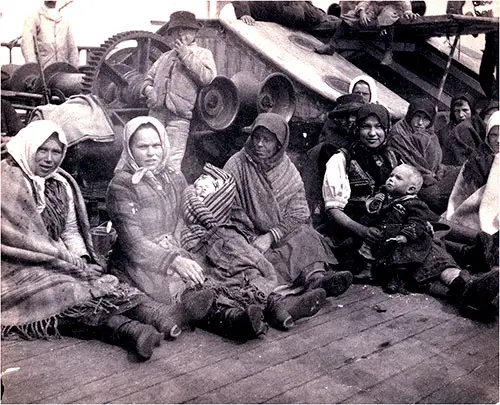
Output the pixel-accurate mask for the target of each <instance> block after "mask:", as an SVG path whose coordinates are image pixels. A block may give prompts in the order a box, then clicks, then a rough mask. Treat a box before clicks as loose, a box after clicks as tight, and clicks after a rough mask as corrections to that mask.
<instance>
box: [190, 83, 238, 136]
mask: <svg viewBox="0 0 500 405" xmlns="http://www.w3.org/2000/svg"><path fill="white" fill-rule="evenodd" d="M197 107H198V114H199V116H200V118H201V120H202V121H203V122H204V123H205V124H206V125H207V126H208V127H209V128H210V129H212V130H214V131H221V130H224V129H226V128H229V127H230V126H231V125H232V124H233V122H234V120H235V118H236V115H237V114H238V111H239V108H240V101H239V97H238V89H237V88H236V86H235V84H234V83H233V82H232V81H231V80H230V79H229V78H227V77H225V76H217V77H216V78H215V79H214V80H212V82H211V83H210V84H209V85H208V86H205V87H203V88H202V89H201V90H200V92H199V94H198V101H197Z"/></svg>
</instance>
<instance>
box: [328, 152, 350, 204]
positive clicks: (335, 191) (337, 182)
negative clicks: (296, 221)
mask: <svg viewBox="0 0 500 405" xmlns="http://www.w3.org/2000/svg"><path fill="white" fill-rule="evenodd" d="M346 166H347V161H346V157H345V155H344V153H342V152H338V153H336V154H334V155H333V156H332V157H331V158H330V160H329V161H328V163H327V164H326V172H325V178H324V179H323V200H324V202H325V208H326V209H327V210H328V209H331V208H339V209H342V210H343V209H344V207H345V206H346V205H347V202H348V201H349V198H350V197H351V186H350V184H349V178H348V177H347V169H346Z"/></svg>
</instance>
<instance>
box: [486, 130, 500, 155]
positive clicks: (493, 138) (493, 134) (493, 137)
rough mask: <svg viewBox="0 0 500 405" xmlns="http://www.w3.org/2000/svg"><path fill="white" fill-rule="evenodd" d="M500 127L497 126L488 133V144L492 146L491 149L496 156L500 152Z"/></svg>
mask: <svg viewBox="0 0 500 405" xmlns="http://www.w3.org/2000/svg"><path fill="white" fill-rule="evenodd" d="M498 142H499V140H498V125H495V126H494V127H493V128H491V129H490V132H488V144H489V145H490V146H491V149H492V150H493V152H494V153H495V154H497V153H498V151H499V150H500V145H499V144H498Z"/></svg>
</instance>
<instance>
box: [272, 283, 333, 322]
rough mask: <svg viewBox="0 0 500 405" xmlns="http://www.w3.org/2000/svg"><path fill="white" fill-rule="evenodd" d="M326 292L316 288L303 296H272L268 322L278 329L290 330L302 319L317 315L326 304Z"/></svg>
mask: <svg viewBox="0 0 500 405" xmlns="http://www.w3.org/2000/svg"><path fill="white" fill-rule="evenodd" d="M326 296H327V294H326V291H325V290H324V289H322V288H316V289H313V290H309V291H306V292H305V293H303V294H301V295H285V296H280V295H278V294H270V295H269V297H268V299H267V307H266V311H265V314H266V321H267V322H268V323H269V324H270V325H271V326H272V327H273V328H276V329H280V330H288V329H289V328H290V327H292V326H293V325H294V324H295V321H297V320H299V319H301V318H307V317H309V316H313V315H314V314H316V313H317V312H318V311H319V310H320V309H321V308H322V307H323V305H325V303H326Z"/></svg>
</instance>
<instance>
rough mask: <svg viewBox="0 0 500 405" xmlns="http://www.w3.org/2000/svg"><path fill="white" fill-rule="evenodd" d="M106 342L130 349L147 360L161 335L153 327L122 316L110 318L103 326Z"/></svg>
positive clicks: (159, 340)
mask: <svg viewBox="0 0 500 405" xmlns="http://www.w3.org/2000/svg"><path fill="white" fill-rule="evenodd" d="M104 332H106V334H107V340H109V341H110V343H113V344H116V345H118V346H121V347H125V348H132V349H134V351H135V352H136V353H137V354H138V355H139V356H140V357H141V358H142V359H143V360H148V359H150V358H151V356H152V355H153V350H154V348H155V347H156V346H159V345H160V342H161V339H162V335H161V333H159V332H158V331H157V330H156V329H155V328H154V327H153V326H151V325H147V324H144V323H141V322H139V321H134V320H132V319H130V318H127V317H126V316H123V315H113V316H111V317H110V318H109V319H108V320H107V322H106V323H105V325H104Z"/></svg>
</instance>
